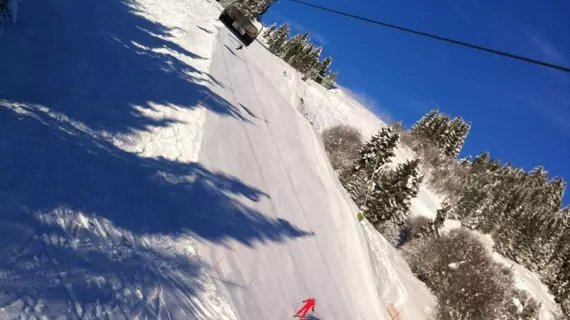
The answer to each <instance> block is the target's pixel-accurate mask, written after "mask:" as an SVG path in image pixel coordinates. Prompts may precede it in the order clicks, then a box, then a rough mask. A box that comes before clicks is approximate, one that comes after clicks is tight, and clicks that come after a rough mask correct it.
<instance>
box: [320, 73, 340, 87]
mask: <svg viewBox="0 0 570 320" xmlns="http://www.w3.org/2000/svg"><path fill="white" fill-rule="evenodd" d="M337 78H338V71H337V72H327V73H326V74H325V80H324V81H323V85H324V86H325V87H326V88H327V89H330V88H331V87H332V85H333V84H334V83H335V82H336V79H337Z"/></svg>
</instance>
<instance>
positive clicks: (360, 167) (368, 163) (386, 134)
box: [340, 127, 400, 207]
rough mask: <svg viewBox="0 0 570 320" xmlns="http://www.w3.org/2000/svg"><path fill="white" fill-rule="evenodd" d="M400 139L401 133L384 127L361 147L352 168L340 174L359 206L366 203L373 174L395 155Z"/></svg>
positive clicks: (341, 179)
mask: <svg viewBox="0 0 570 320" xmlns="http://www.w3.org/2000/svg"><path fill="white" fill-rule="evenodd" d="M399 139H400V135H399V134H398V133H397V132H395V131H394V130H392V129H391V128H389V127H384V128H382V129H381V130H380V131H379V132H378V133H376V134H374V135H373V136H372V137H371V138H370V140H368V141H367V142H366V143H365V144H364V146H363V147H362V148H361V149H360V151H359V152H358V157H357V158H356V160H355V161H354V165H353V166H352V168H351V169H350V170H348V171H346V172H342V173H341V174H340V181H341V182H342V184H343V185H344V186H345V188H346V189H347V191H348V192H349V194H350V195H351V197H352V198H353V200H354V202H355V203H356V205H357V206H359V207H361V206H362V205H363V204H364V199H365V197H366V194H368V190H369V189H370V188H371V185H372V179H373V176H374V175H375V174H377V173H378V172H379V171H380V169H381V168H382V166H383V165H385V164H386V163H388V161H389V160H390V158H391V157H393V156H394V155H395V153H394V149H395V148H396V146H397V145H398V141H399Z"/></svg>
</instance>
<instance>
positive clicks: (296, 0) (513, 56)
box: [289, 0, 570, 73]
mask: <svg viewBox="0 0 570 320" xmlns="http://www.w3.org/2000/svg"><path fill="white" fill-rule="evenodd" d="M289 1H291V2H294V3H297V4H301V5H304V6H308V7H312V8H315V9H319V10H323V11H327V12H331V13H334V14H338V15H341V16H345V17H349V18H353V19H356V20H361V21H364V22H368V23H372V24H376V25H380V26H383V27H388V28H392V29H396V30H400V31H404V32H408V33H412V34H416V35H419V36H423V37H428V38H431V39H435V40H439V41H443V42H447V43H451V44H455V45H459V46H463V47H467V48H471V49H475V50H479V51H484V52H487V53H492V54H496V55H499V56H503V57H507V58H511V59H515V60H519V61H524V62H528V63H532V64H536V65H539V66H542V67H547V68H551V69H556V70H560V71H564V72H568V73H570V68H569V67H565V66H561V65H557V64H553V63H549V62H545V61H540V60H536V59H532V58H528V57H524V56H520V55H517V54H513V53H509V52H504V51H499V50H495V49H491V48H486V47H482V46H479V45H476V44H471V43H468V42H464V41H459V40H454V39H450V38H446V37H442V36H438V35H436V34H431V33H427V32H423V31H418V30H414V29H409V28H405V27H401V26H397V25H394V24H390V23H386V22H382V21H379V20H374V19H370V18H366V17H362V16H358V15H355V14H351V13H348V12H343V11H339V10H335V9H331V8H327V7H323V6H320V5H316V4H313V3H309V2H305V1H302V0H289Z"/></svg>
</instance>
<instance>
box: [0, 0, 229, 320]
mask: <svg viewBox="0 0 570 320" xmlns="http://www.w3.org/2000/svg"><path fill="white" fill-rule="evenodd" d="M216 14H217V10H216V9H215V7H214V6H212V5H210V4H209V3H208V2H206V1H202V0H184V1H177V0H167V1H155V0H141V1H132V2H131V1H120V0H117V1H110V0H108V1H107V0H103V1H89V2H78V1H71V0H69V1H68V0H63V1H55V2H54V1H26V2H24V3H23V4H22V5H21V7H20V21H19V22H18V24H14V25H8V26H6V28H5V30H4V33H3V35H0V74H1V75H2V76H0V154H1V157H0V317H2V318H10V319H12V318H26V319H32V318H33V319H36V318H37V319H40V318H42V319H43V318H46V319H48V318H49V319H56V318H69V319H79V318H82V319H106V318H112V319H136V318H147V319H162V318H167V319H204V320H206V319H235V318H236V315H235V314H234V312H233V310H232V309H231V307H230V305H229V304H228V303H227V301H226V300H225V298H223V297H221V295H220V294H218V292H217V289H216V286H215V283H214V282H213V281H212V278H211V275H210V268H208V267H206V265H205V264H204V262H203V261H202V260H201V259H200V258H199V257H198V255H197V252H196V250H194V248H193V242H194V240H193V238H192V235H193V234H194V233H196V232H199V231H200V229H199V228H198V226H200V225H201V224H204V222H205V221H207V219H205V218H202V217H200V216H198V215H196V214H195V215H192V214H191V213H192V212H193V211H192V209H193V206H194V204H195V202H196V201H198V200H199V199H203V198H206V197H208V196H209V197H210V199H212V198H213V200H215V201H212V202H211V203H210V207H208V208H203V209H204V210H209V211H215V210H218V209H219V208H221V207H222V206H223V207H224V208H227V207H229V206H232V199H231V198H230V197H231V196H232V194H233V189H231V188H230V186H233V187H235V186H240V185H239V183H237V182H236V181H235V179H233V178H232V177H231V176H228V175H225V174H220V173H215V172H210V171H208V170H206V169H205V168H204V167H203V166H201V165H199V164H198V163H196V161H197V160H198V154H199V150H200V144H201V141H202V134H203V130H204V124H205V119H206V111H205V110H204V108H203V107H201V106H200V100H201V99H202V97H203V94H204V93H207V92H208V91H209V89H208V87H207V86H206V85H207V84H208V83H209V82H211V81H213V79H211V77H209V76H208V74H207V70H208V66H209V61H210V57H211V55H212V49H213V44H214V41H215V33H214V31H207V30H206V29H205V28H203V29H201V28H200V26H201V25H204V24H205V23H206V21H210V20H211V19H212V17H213V16H215V15H216ZM212 186H215V187H216V188H217V189H218V190H216V191H215V192H214V191H212Z"/></svg>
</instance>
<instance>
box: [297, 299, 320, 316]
mask: <svg viewBox="0 0 570 320" xmlns="http://www.w3.org/2000/svg"><path fill="white" fill-rule="evenodd" d="M316 302H317V299H315V298H309V299H307V300H303V303H304V305H303V307H302V308H301V309H299V311H297V313H295V315H294V316H293V318H300V319H301V320H302V319H305V317H306V316H307V313H308V312H309V309H312V311H313V312H315V303H316Z"/></svg>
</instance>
